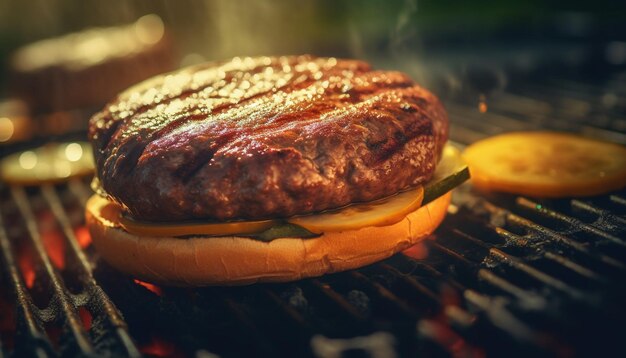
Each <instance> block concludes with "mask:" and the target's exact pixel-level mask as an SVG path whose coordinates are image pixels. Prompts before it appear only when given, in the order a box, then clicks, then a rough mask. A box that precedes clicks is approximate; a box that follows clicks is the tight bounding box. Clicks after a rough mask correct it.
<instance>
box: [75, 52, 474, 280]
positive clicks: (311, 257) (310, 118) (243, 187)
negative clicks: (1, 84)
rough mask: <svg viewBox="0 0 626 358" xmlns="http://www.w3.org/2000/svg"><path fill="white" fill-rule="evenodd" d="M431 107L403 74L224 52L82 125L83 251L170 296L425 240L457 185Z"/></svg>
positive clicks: (453, 161)
mask: <svg viewBox="0 0 626 358" xmlns="http://www.w3.org/2000/svg"><path fill="white" fill-rule="evenodd" d="M447 135H448V120H447V116H446V113H445V110H444V108H443V106H442V105H441V103H440V102H439V100H438V99H437V98H436V97H435V96H434V95H433V94H431V93H430V92H428V91H427V90H425V89H423V88H421V87H420V86H418V85H416V84H415V83H414V82H413V81H412V80H411V79H410V78H409V77H408V76H407V75H405V74H403V73H400V72H394V71H377V70H373V69H371V67H370V66H369V65H368V64H367V63H365V62H362V61H357V60H340V59H335V58H317V57H312V56H288V57H258V58H234V59H232V60H230V61H225V62H219V63H208V64H202V65H196V66H193V67H188V68H184V69H181V70H179V71H177V72H174V73H170V74H165V75H161V76H158V77H155V78H152V79H149V80H147V81H144V82H142V83H140V84H138V85H136V86H134V87H131V88H129V89H128V90H126V91H124V92H123V93H121V94H119V95H118V96H117V97H116V98H115V99H114V100H113V101H111V102H110V103H109V104H108V105H107V106H106V107H105V108H104V109H103V110H102V111H101V112H99V113H97V114H96V115H95V116H93V117H92V118H91V120H90V123H89V137H90V140H91V142H92V144H93V148H94V157H95V162H96V177H95V179H94V185H93V186H94V189H95V191H96V194H95V195H94V196H92V197H91V198H90V199H89V201H88V203H87V206H86V220H87V225H88V227H89V230H90V232H91V236H92V239H93V244H94V246H95V247H96V249H97V250H98V252H99V253H100V255H101V256H102V257H103V258H104V259H105V260H106V261H107V262H108V263H109V264H110V265H112V266H113V267H115V268H117V269H119V270H120V271H123V272H126V273H128V274H130V275H132V276H134V277H137V278H138V279H140V280H145V281H149V282H153V283H160V284H167V285H175V286H202V285H217V284H221V285H238V284H249V283H254V282H283V281H291V280H297V279H300V278H304V277H311V276H319V275H322V274H325V273H330V272H337V271H343V270H349V269H353V268H357V267H361V266H364V265H367V264H370V263H373V262H375V261H379V260H382V259H384V258H387V257H389V256H391V255H393V254H394V253H397V252H399V251H401V250H403V249H406V248H408V247H410V246H412V245H414V244H415V243H416V242H418V241H419V240H421V239H423V238H425V237H427V236H428V235H430V234H431V233H432V232H433V230H434V229H435V228H436V227H437V226H438V225H439V224H440V222H441V221H442V220H443V218H444V216H445V213H446V211H447V207H448V205H449V202H450V193H449V191H450V190H451V189H452V188H453V187H455V186H457V185H459V184H460V183H462V182H463V181H464V180H466V179H467V177H468V172H467V168H466V167H464V166H463V165H462V163H460V162H459V161H458V153H457V152H456V151H455V150H454V149H453V148H451V147H449V146H446V141H447Z"/></svg>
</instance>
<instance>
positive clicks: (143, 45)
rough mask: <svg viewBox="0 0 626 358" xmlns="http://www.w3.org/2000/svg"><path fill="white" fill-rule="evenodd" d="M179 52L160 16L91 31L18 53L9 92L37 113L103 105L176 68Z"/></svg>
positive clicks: (39, 43)
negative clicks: (128, 88)
mask: <svg viewBox="0 0 626 358" xmlns="http://www.w3.org/2000/svg"><path fill="white" fill-rule="evenodd" d="M174 57H175V56H174V51H173V48H172V44H171V41H170V40H169V38H168V37H167V36H165V31H164V26H163V22H162V21H161V18H160V17H158V16H157V15H145V16H143V17H141V18H139V20H137V21H136V22H134V23H132V24H130V25H124V26H116V27H107V28H89V29H86V30H83V31H80V32H76V33H71V34H68V35H63V36H60V37H55V38H51V39H46V40H40V41H37V42H34V43H32V44H29V45H26V46H24V47H21V48H19V49H17V50H16V51H15V52H14V53H13V55H12V56H11V59H10V63H9V71H10V73H9V93H10V94H11V95H14V96H16V97H19V98H22V99H23V100H25V101H26V102H27V103H28V104H29V105H30V107H31V108H32V109H33V110H35V111H36V112H47V111H58V110H67V109H76V108H89V107H93V106H102V105H103V104H104V103H106V101H108V100H109V99H111V98H112V97H113V96H115V95H116V94H117V93H118V92H119V91H121V90H123V89H124V88H126V87H129V86H131V85H133V84H135V83H137V82H139V81H141V80H143V79H146V78H148V77H151V76H153V75H156V74H159V73H162V72H165V71H168V70H172V69H173V68H174V66H175V65H174Z"/></svg>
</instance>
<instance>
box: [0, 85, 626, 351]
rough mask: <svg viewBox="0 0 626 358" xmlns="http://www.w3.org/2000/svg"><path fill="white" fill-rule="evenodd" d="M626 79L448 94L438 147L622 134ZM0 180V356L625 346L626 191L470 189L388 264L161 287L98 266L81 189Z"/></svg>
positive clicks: (624, 139)
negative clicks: (528, 193) (271, 279)
mask: <svg viewBox="0 0 626 358" xmlns="http://www.w3.org/2000/svg"><path fill="white" fill-rule="evenodd" d="M624 85H625V83H624V82H623V79H621V80H620V77H619V76H618V77H615V78H612V79H611V80H610V81H609V87H606V86H599V85H595V84H590V83H586V82H580V81H575V82H572V81H569V80H567V79H549V80H544V81H535V82H532V83H530V84H528V83H527V84H521V85H519V86H516V87H514V88H511V89H510V90H509V91H508V92H505V93H501V94H499V95H497V96H494V98H491V99H490V100H489V102H488V103H486V104H485V105H486V106H487V111H486V112H484V113H481V111H479V110H478V109H477V108H476V103H475V102H473V100H472V99H471V98H470V99H467V98H454V99H450V100H449V101H448V104H447V107H448V109H449V112H450V115H451V121H452V130H451V139H452V140H453V141H454V142H455V143H456V144H457V145H459V146H461V147H462V146H464V145H466V144H469V143H471V142H473V141H475V140H478V139H481V138H484V137H486V136H489V135H493V134H497V133H500V132H503V131H508V130H518V129H533V128H535V129H536V128H548V129H558V130H567V131H574V132H582V133H585V134H588V135H592V136H594V135H595V136H602V137H604V138H608V139H610V140H614V141H617V142H620V143H622V144H626V135H624V133H623V130H624V128H625V124H624V123H625V122H624V119H622V118H624V117H623V115H624V113H626V110H625V109H626V105H624V101H623V99H624V98H625V97H624V96H623V95H624V93H625V91H624V88H626V86H624ZM0 185H1V186H0V197H1V198H2V206H1V207H0V209H1V215H0V245H1V248H2V260H1V261H2V266H1V267H2V272H3V273H4V274H3V275H2V278H0V288H1V290H0V302H2V305H0V318H2V323H1V324H0V353H2V354H12V355H14V356H21V355H33V356H41V357H45V356H57V355H83V356H92V355H114V356H131V357H135V356H141V355H148V356H182V355H195V356H198V357H211V356H212V355H211V354H218V355H222V356H251V355H255V356H259V355H263V356H294V355H301V356H323V357H335V356H341V352H343V353H345V355H346V356H350V355H351V354H354V355H358V354H359V353H363V352H364V351H365V352H367V353H369V354H370V355H371V356H378V357H383V356H390V355H401V356H408V355H416V354H423V355H426V356H450V355H452V356H463V357H483V356H501V355H503V354H507V355H509V356H530V355H533V356H586V355H592V354H593V355H598V354H600V353H602V352H607V353H608V352H612V353H614V354H619V353H622V354H623V353H626V349H625V347H624V346H623V345H622V344H621V340H620V339H621V336H622V335H623V331H624V326H623V322H624V320H625V318H626V310H625V309H624V307H623V302H624V300H625V299H626V285H625V283H626V280H625V277H626V240H625V239H624V237H625V236H626V235H624V234H625V233H626V225H625V223H626V191H620V192H615V193H611V194H609V195H605V196H600V197H594V198H584V199H567V200H565V199H563V200H540V199H534V198H528V197H518V196H512V195H496V194H478V193H475V192H474V191H472V189H471V188H470V187H469V186H467V185H465V186H463V187H461V188H459V190H457V191H456V192H455V197H454V200H453V205H452V206H451V209H450V212H449V215H448V217H447V218H446V220H445V222H444V224H443V225H442V226H441V227H440V228H439V229H438V230H437V232H436V233H435V235H434V238H435V240H427V241H425V242H424V243H423V244H421V245H419V246H417V247H415V248H412V249H411V250H409V251H407V253H406V254H401V255H396V256H394V257H392V258H390V259H388V260H386V261H384V262H381V263H377V264H374V265H371V266H368V267H365V268H362V269H359V270H354V271H350V272H345V273H339V274H333V275H327V276H324V277H320V278H314V279H308V280H303V281H299V282H295V283H290V284H271V285H269V284H268V285H252V286H247V287H231V288H217V287H209V288H202V289H173V288H167V287H155V286H152V285H149V284H145V283H140V282H137V281H134V280H132V279H130V278H128V277H124V276H121V275H120V274H118V273H116V272H115V271H114V270H112V269H110V268H109V267H108V266H107V265H106V264H105V263H104V262H102V261H101V260H100V259H99V257H98V255H97V253H96V252H95V251H94V250H93V249H92V248H91V246H90V245H89V238H88V235H86V231H85V228H84V226H83V219H82V213H83V210H84V203H85V201H86V199H87V197H88V196H89V195H90V194H91V191H90V189H89V188H88V185H87V184H86V182H84V181H81V180H75V181H72V182H69V183H67V184H64V185H59V186H52V185H45V186H41V187H37V188H29V189H24V188H19V187H7V186H5V185H3V184H0ZM5 303H6V304H5ZM122 313H123V316H124V317H122ZM355 337H367V338H366V339H363V338H355ZM0 355H1V354H0Z"/></svg>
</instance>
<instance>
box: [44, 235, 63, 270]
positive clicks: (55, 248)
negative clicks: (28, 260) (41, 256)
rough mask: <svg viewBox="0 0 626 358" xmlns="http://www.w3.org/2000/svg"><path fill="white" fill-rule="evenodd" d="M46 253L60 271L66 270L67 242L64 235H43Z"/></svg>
mask: <svg viewBox="0 0 626 358" xmlns="http://www.w3.org/2000/svg"><path fill="white" fill-rule="evenodd" d="M41 238H42V240H43V245H44V247H45V249H46V252H47V253H48V255H49V256H50V261H52V264H53V265H54V266H55V267H56V268H58V269H59V270H63V269H64V268H65V240H64V239H63V234H61V233H60V232H58V231H50V232H47V233H43V234H42V235H41Z"/></svg>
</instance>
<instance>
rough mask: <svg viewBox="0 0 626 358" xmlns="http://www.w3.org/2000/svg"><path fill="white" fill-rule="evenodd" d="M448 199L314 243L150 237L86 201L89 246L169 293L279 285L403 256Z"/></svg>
mask: <svg viewBox="0 0 626 358" xmlns="http://www.w3.org/2000/svg"><path fill="white" fill-rule="evenodd" d="M450 197H451V193H447V194H446V195H443V196H442V197H440V198H438V199H436V200H434V201H432V202H430V203H429V204H427V205H426V206H424V207H421V208H419V209H418V210H416V211H414V212H412V213H410V214H409V215H407V216H406V217H405V218H404V219H403V220H402V221H400V222H398V223H395V224H393V225H388V226H380V227H378V226H371V227H364V228H360V229H356V230H349V231H342V232H328V233H325V234H322V236H320V237H316V238H308V239H301V238H280V239H275V240H273V241H271V242H263V241H258V240H253V239H250V238H245V237H234V236H229V237H191V238H189V237H187V238H176V237H149V236H141V237H140V236H137V235H133V234H130V233H128V232H126V231H124V230H123V229H122V227H121V226H120V224H119V221H118V220H119V215H120V207H119V206H118V205H117V204H114V203H112V202H110V201H108V200H106V199H103V198H101V197H99V196H96V195H94V196H92V197H91V198H90V199H89V201H88V202H87V212H86V218H87V225H88V227H89V231H90V233H91V237H92V240H93V244H94V245H95V247H96V249H97V250H98V252H99V253H100V255H102V257H103V258H104V259H105V260H106V261H107V262H108V263H109V264H110V265H111V266H113V267H115V268H116V269H118V270H120V271H122V272H125V273H128V274H130V275H132V276H134V277H136V278H138V279H140V280H144V281H148V282H153V283H158V284H166V285H172V286H206V285H244V284H250V283H255V282H285V281H293V280H298V279H301V278H304V277H314V276H321V275H323V274H325V273H331V272H338V271H345V270H350V269H354V268H357V267H362V266H365V265H368V264H371V263H373V262H376V261H379V260H382V259H385V258H387V257H389V256H391V255H393V254H395V253H397V252H398V251H402V250H404V249H406V248H408V247H410V246H411V245H414V244H415V243H417V242H418V241H420V240H422V239H423V238H425V237H427V236H428V235H430V234H431V233H432V232H433V231H434V230H435V229H436V228H437V226H439V224H440V223H441V221H443V219H444V217H445V215H446V211H447V208H448V205H449V204H450Z"/></svg>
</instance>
